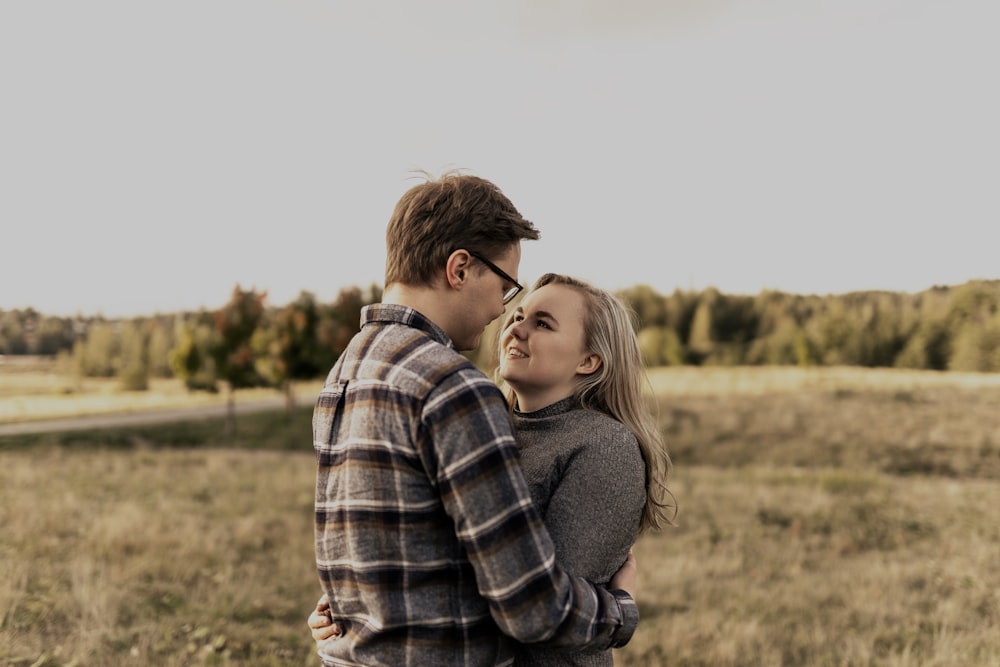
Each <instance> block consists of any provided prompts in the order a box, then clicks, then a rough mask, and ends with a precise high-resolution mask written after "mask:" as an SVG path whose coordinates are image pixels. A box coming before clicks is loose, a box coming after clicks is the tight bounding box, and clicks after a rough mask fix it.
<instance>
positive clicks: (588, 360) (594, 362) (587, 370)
mask: <svg viewBox="0 0 1000 667" xmlns="http://www.w3.org/2000/svg"><path fill="white" fill-rule="evenodd" d="M603 365H604V361H603V360H602V359H601V358H600V357H599V356H597V355H596V354H594V353H593V352H591V353H590V354H588V355H587V356H586V357H584V358H583V361H581V362H580V363H579V365H577V367H576V372H577V373H579V374H580V375H590V374H591V373H595V372H597V370H598V369H600V367H601V366H603Z"/></svg>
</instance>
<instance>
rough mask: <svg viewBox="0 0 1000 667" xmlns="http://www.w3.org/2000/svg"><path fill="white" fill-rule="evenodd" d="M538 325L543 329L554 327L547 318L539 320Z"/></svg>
mask: <svg viewBox="0 0 1000 667" xmlns="http://www.w3.org/2000/svg"><path fill="white" fill-rule="evenodd" d="M538 326H540V327H542V328H543V329H551V328H552V327H550V326H549V323H548V322H546V321H545V320H538Z"/></svg>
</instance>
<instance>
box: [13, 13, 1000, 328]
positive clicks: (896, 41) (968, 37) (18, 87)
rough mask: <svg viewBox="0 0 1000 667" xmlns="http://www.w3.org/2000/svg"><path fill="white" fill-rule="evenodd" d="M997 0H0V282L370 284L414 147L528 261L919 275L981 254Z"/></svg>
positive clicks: (764, 273)
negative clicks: (510, 216) (517, 217)
mask: <svg viewBox="0 0 1000 667" xmlns="http://www.w3.org/2000/svg"><path fill="white" fill-rule="evenodd" d="M998 19H1000V3H998V2H997V1H996V0H950V1H949V2H941V1H940V0H679V1H676V0H589V1H588V0H573V1H570V0H504V1H503V2H476V1H470V0H447V1H445V0H430V1H428V0H422V1H420V2H413V1H412V0H384V1H378V0H364V1H354V2H333V1H332V0H330V1H325V2H319V1H314V0H266V1H265V0H225V1H220V0H171V1H170V2H165V1H163V2H134V0H119V1H111V0H88V1H87V2H79V1H77V0H52V1H49V2H40V1H29V0H10V1H8V2H4V3H2V4H0V85H2V91H3V103H2V105H0V225H2V228H3V233H2V235H0V308H2V309H10V308H23V307H28V306H31V307H34V308H36V309H38V310H40V311H41V312H43V313H45V314H52V315H72V314H77V313H81V314H85V315H91V314H104V315H106V316H109V317H119V316H132V315H147V314H153V313H155V312H173V311H177V310H181V309H197V308H200V307H207V308H215V307H218V306H220V305H222V304H223V303H225V301H226V300H228V298H229V295H230V293H231V291H232V289H233V287H234V286H235V285H236V284H240V285H241V286H242V287H243V288H245V289H249V288H254V289H257V290H260V291H267V292H268V295H269V297H268V303H270V304H271V305H284V304H285V303H287V302H289V301H291V300H293V299H294V298H295V297H296V296H297V295H298V293H299V292H300V291H302V290H308V291H311V292H313V293H314V294H315V295H316V296H317V297H318V298H319V299H321V300H331V299H333V298H334V297H335V296H336V294H337V291H338V290H339V289H340V288H342V287H345V286H349V285H358V286H362V287H364V286H367V285H369V284H372V283H377V284H381V281H382V272H383V268H384V247H383V238H384V237H383V232H384V228H385V223H386V221H387V220H388V217H389V214H390V212H391V210H392V207H393V205H394V203H395V201H396V199H398V197H399V196H400V195H401V194H402V193H403V192H404V191H405V190H406V189H407V188H408V187H410V186H411V185H413V184H414V182H415V181H413V180H411V177H412V174H411V171H412V170H413V169H426V170H428V171H431V172H433V173H438V172H440V171H442V170H445V169H449V168H463V169H466V170H468V171H469V172H471V173H475V174H478V175H480V176H482V177H484V178H488V179H490V180H492V181H494V182H495V183H496V184H497V185H499V186H500V187H501V189H503V190H504V191H505V192H506V193H507V194H508V195H509V196H510V197H511V199H512V200H513V201H514V203H515V205H516V206H517V207H518V208H519V209H520V211H521V213H522V214H523V215H525V216H526V217H528V218H529V219H531V220H533V221H534V222H535V223H536V224H537V225H538V227H539V228H540V229H541V231H542V240H540V241H538V242H529V243H526V244H524V247H523V260H522V264H521V272H520V273H521V277H522V278H523V280H522V282H530V281H531V280H533V279H534V278H536V277H538V275H540V274H541V273H543V272H545V271H549V270H553V271H560V272H566V273H572V274H575V275H578V276H580V277H583V278H587V279H590V280H592V281H593V282H595V283H597V284H598V285H600V286H602V287H606V288H609V289H618V288H622V287H629V286H632V285H636V284H648V285H650V286H652V287H654V288H655V289H657V290H659V291H661V292H663V293H669V292H671V291H673V290H674V289H675V288H681V289H701V288H704V287H707V286H715V287H718V288H719V289H721V290H722V291H724V292H729V293H743V294H756V293H758V292H759V291H760V290H762V289H780V290H784V291H789V292H797V293H842V292H847V291H853V290H861V289H888V290H901V291H911V292H916V291H920V290H923V289H926V288H928V287H930V286H932V285H936V284H960V283H963V282H965V281H967V280H970V279H975V278H998V277H1000V262H998V259H997V256H998V248H1000V187H998V186H1000V129H998V119H1000V95H998V94H997V93H998V91H997V87H998V84H997V75H998V73H997V66H998V64H1000V40H998V39H997V38H996V26H997V20H998Z"/></svg>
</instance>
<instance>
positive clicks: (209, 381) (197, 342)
mask: <svg viewBox="0 0 1000 667" xmlns="http://www.w3.org/2000/svg"><path fill="white" fill-rule="evenodd" d="M217 338H218V335H217V334H216V332H215V328H214V327H213V325H212V317H211V315H210V314H208V313H201V314H199V315H196V316H193V317H185V318H181V319H179V320H178V321H177V335H176V339H177V343H176V345H175V346H174V348H173V349H172V350H171V351H170V367H171V368H172V369H173V371H174V375H176V376H177V377H178V378H180V379H182V380H183V381H184V386H186V387H187V388H188V389H190V390H192V391H207V392H211V393H215V392H217V391H218V390H219V387H218V381H219V374H218V370H217V368H216V365H215V354H214V350H215V348H216V346H217V345H218V342H217Z"/></svg>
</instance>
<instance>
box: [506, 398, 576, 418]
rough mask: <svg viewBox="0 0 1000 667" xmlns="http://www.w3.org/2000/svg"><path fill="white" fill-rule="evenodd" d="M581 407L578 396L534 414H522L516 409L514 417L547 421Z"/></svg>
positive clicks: (563, 400) (547, 406)
mask: <svg viewBox="0 0 1000 667" xmlns="http://www.w3.org/2000/svg"><path fill="white" fill-rule="evenodd" d="M579 407H580V402H579V401H577V400H576V396H568V397H566V398H564V399H562V400H561V401H556V402H555V403H552V404H550V405H546V406H545V407H544V408H542V409H541V410H535V411H534V412H521V411H520V410H517V409H515V410H514V416H515V417H518V418H520V419H545V418H546V417H556V416H558V415H562V414H565V413H567V412H570V411H571V410H575V409H577V408H579Z"/></svg>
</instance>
